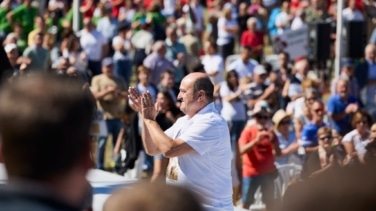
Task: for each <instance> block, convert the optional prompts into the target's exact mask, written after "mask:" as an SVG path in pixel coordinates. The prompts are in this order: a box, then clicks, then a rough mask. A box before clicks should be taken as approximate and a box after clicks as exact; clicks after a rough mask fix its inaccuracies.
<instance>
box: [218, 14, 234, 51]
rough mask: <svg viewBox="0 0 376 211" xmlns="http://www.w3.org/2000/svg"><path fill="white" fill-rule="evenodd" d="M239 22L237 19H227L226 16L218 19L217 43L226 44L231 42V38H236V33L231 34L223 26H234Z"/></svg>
mask: <svg viewBox="0 0 376 211" xmlns="http://www.w3.org/2000/svg"><path fill="white" fill-rule="evenodd" d="M237 25H238V23H237V22H236V20H235V19H231V20H226V18H224V17H221V18H219V19H218V39H217V45H220V46H222V45H226V44H228V43H230V41H231V38H234V34H231V33H229V32H227V31H225V30H224V29H223V26H228V27H233V26H237Z"/></svg>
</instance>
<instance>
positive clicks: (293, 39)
mask: <svg viewBox="0 0 376 211" xmlns="http://www.w3.org/2000/svg"><path fill="white" fill-rule="evenodd" d="M308 44H309V43H308V27H302V28H300V29H297V30H286V31H284V32H283V34H281V35H277V36H275V37H274V39H273V45H274V49H275V50H276V52H282V51H284V52H286V53H288V54H289V55H290V59H291V60H294V59H296V58H299V57H304V56H308V50H309V46H308Z"/></svg>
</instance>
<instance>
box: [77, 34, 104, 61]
mask: <svg viewBox="0 0 376 211" xmlns="http://www.w3.org/2000/svg"><path fill="white" fill-rule="evenodd" d="M80 44H81V47H82V49H83V50H84V51H85V53H86V55H87V57H88V59H89V60H93V61H100V60H101V59H102V52H103V45H106V44H107V39H106V38H105V37H104V36H103V35H102V34H101V33H100V32H99V31H97V30H93V31H92V32H88V31H86V30H82V31H81V32H80Z"/></svg>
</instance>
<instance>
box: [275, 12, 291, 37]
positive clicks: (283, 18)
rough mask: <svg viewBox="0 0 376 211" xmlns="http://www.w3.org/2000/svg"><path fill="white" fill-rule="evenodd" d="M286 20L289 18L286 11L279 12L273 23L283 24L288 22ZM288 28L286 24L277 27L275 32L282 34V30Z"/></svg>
mask: <svg viewBox="0 0 376 211" xmlns="http://www.w3.org/2000/svg"><path fill="white" fill-rule="evenodd" d="M288 20H289V14H287V13H286V12H280V13H279V14H278V15H277V17H276V19H275V25H281V24H285V23H287V22H288ZM288 28H289V26H288V25H286V26H285V27H284V28H278V29H277V32H278V34H283V31H284V30H286V29H288Z"/></svg>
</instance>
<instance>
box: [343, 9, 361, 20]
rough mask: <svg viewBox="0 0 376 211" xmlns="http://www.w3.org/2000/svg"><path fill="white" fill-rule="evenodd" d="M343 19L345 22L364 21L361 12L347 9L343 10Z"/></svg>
mask: <svg viewBox="0 0 376 211" xmlns="http://www.w3.org/2000/svg"><path fill="white" fill-rule="evenodd" d="M342 18H343V20H344V21H364V16H363V14H362V13H361V12H360V11H359V10H354V11H353V10H352V9H350V8H346V9H344V10H342Z"/></svg>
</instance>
